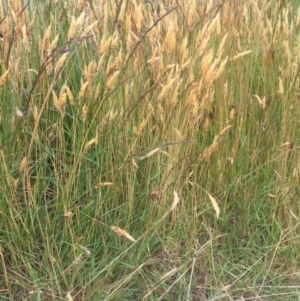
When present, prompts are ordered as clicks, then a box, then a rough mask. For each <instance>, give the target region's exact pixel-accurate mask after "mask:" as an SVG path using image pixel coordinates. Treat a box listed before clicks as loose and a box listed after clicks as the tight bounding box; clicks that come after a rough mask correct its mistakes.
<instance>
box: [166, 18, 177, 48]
mask: <svg viewBox="0 0 300 301" xmlns="http://www.w3.org/2000/svg"><path fill="white" fill-rule="evenodd" d="M175 44H176V37H175V30H174V24H173V22H172V21H171V22H170V23H169V27H168V31H167V35H166V38H165V41H164V44H163V48H164V49H166V51H167V53H171V52H173V50H174V48H175Z"/></svg>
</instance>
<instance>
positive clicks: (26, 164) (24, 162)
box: [19, 156, 28, 173]
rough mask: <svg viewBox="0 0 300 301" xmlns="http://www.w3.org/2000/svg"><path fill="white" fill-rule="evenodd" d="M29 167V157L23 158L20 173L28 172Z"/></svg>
mask: <svg viewBox="0 0 300 301" xmlns="http://www.w3.org/2000/svg"><path fill="white" fill-rule="evenodd" d="M27 166H28V159H27V156H25V157H23V159H22V161H21V164H20V168H19V171H20V173H23V172H24V171H25V170H26V168H27Z"/></svg>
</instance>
